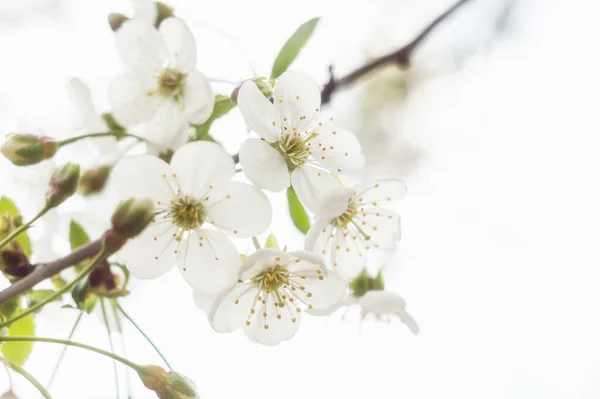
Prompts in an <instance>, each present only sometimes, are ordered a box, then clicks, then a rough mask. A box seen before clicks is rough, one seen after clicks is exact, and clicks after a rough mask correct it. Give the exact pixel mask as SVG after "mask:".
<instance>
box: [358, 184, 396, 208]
mask: <svg viewBox="0 0 600 399" xmlns="http://www.w3.org/2000/svg"><path fill="white" fill-rule="evenodd" d="M405 196H406V183H404V181H403V180H402V179H400V178H399V177H382V178H379V179H377V180H375V181H374V182H371V183H364V184H361V185H359V186H358V187H356V197H357V198H358V203H359V204H361V205H362V204H365V205H366V204H367V203H372V205H373V206H377V202H381V203H383V202H390V201H397V200H400V199H402V198H404V197H405Z"/></svg>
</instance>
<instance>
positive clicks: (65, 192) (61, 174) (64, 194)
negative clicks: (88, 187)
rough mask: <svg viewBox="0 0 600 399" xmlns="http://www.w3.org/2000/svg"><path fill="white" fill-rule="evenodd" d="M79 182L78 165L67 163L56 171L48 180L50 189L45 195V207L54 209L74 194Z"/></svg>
mask: <svg viewBox="0 0 600 399" xmlns="http://www.w3.org/2000/svg"><path fill="white" fill-rule="evenodd" d="M78 181H79V165H77V164H75V163H71V162H67V163H66V164H64V165H63V166H61V167H60V168H59V169H57V170H56V171H55V172H54V174H53V175H52V177H51V178H50V187H49V188H48V192H47V193H46V205H47V206H48V207H49V208H55V207H57V206H59V205H60V204H62V203H63V202H65V200H66V199H67V198H69V197H70V196H72V195H73V194H75V190H76V189H77V182H78Z"/></svg>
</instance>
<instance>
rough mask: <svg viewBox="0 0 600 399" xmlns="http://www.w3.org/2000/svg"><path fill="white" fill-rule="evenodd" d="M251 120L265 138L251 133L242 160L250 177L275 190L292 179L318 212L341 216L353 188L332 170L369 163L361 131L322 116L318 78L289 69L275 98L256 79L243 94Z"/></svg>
mask: <svg viewBox="0 0 600 399" xmlns="http://www.w3.org/2000/svg"><path fill="white" fill-rule="evenodd" d="M237 101H238V105H239V108H240V112H241V113H242V116H243V117H244V119H245V120H246V123H247V124H248V126H249V127H250V128H251V129H252V130H254V131H255V132H256V133H258V134H259V135H260V136H261V137H262V138H263V139H264V141H263V140H259V139H248V140H246V141H245V142H244V143H243V144H242V146H241V148H240V164H241V165H242V168H243V170H244V174H246V176H247V177H248V179H249V180H250V181H252V182H253V183H254V184H256V185H258V186H259V187H261V188H263V189H265V190H269V191H275V192H277V191H281V190H283V189H285V188H286V187H288V186H289V185H290V173H291V184H292V186H293V187H294V190H295V191H296V193H297V195H298V198H299V199H300V201H301V202H302V203H303V204H304V205H305V206H306V207H307V208H308V209H309V210H310V211H311V212H313V213H314V214H315V215H317V216H318V217H323V218H327V217H335V216H338V215H339V214H341V213H342V212H343V211H344V209H346V206H347V204H348V197H349V195H350V191H349V190H348V189H347V188H343V187H340V185H339V183H338V182H337V180H336V179H335V178H334V177H333V176H332V175H331V174H330V172H332V173H339V172H342V171H345V170H356V169H360V168H362V167H363V166H364V162H365V160H364V157H363V156H362V154H361V147H360V144H359V142H358V140H357V139H356V137H355V136H354V135H353V134H352V133H350V132H348V131H345V130H343V129H341V128H340V127H338V126H336V125H334V124H333V123H332V122H331V121H328V122H326V123H322V122H319V121H318V115H319V111H320V108H319V107H320V106H321V92H320V90H319V85H318V84H317V82H316V80H315V79H313V78H312V77H310V76H308V75H306V74H304V73H298V72H285V73H284V74H283V75H281V77H280V78H279V79H278V80H277V83H276V85H275V90H274V93H273V104H272V103H271V102H270V101H269V100H268V99H267V98H266V97H265V96H264V94H263V93H262V92H261V90H260V89H259V88H258V87H257V86H256V84H255V83H254V82H252V81H246V82H245V83H244V84H243V85H242V87H241V88H240V90H239V93H238V96H237Z"/></svg>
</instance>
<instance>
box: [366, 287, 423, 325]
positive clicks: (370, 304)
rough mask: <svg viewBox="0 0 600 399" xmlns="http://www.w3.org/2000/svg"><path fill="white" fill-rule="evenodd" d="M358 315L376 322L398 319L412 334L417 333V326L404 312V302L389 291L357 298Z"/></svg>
mask: <svg viewBox="0 0 600 399" xmlns="http://www.w3.org/2000/svg"><path fill="white" fill-rule="evenodd" d="M357 304H358V305H359V306H360V309H361V310H360V313H361V315H362V316H363V318H365V319H366V318H369V317H374V318H375V319H377V320H385V321H390V320H391V318H392V317H398V318H399V319H400V321H402V323H404V324H405V325H406V327H408V329H409V330H410V332H412V333H413V334H418V333H419V326H418V325H417V322H416V321H415V319H414V318H413V317H412V316H411V315H410V314H408V312H407V311H406V301H404V299H403V298H402V297H401V296H400V295H398V294H396V293H394V292H390V291H375V290H374V291H368V292H367V293H366V294H364V295H363V296H361V297H360V298H358V300H357Z"/></svg>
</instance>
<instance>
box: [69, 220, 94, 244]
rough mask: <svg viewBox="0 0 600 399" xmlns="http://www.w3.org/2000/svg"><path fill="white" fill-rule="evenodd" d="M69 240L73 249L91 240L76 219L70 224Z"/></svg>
mask: <svg viewBox="0 0 600 399" xmlns="http://www.w3.org/2000/svg"><path fill="white" fill-rule="evenodd" d="M69 242H70V243H71V251H74V250H76V249H77V248H79V247H81V246H82V245H85V244H87V243H89V242H90V237H89V236H88V235H87V233H86V232H85V230H84V229H83V227H81V225H80V224H79V223H77V222H76V221H74V220H71V225H70V226H69Z"/></svg>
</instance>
